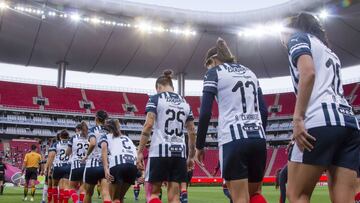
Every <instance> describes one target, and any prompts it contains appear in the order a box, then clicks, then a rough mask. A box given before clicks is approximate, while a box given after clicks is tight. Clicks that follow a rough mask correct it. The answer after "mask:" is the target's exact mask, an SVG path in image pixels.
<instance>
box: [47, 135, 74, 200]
mask: <svg viewBox="0 0 360 203" xmlns="http://www.w3.org/2000/svg"><path fill="white" fill-rule="evenodd" d="M59 138H60V140H59V141H56V142H55V143H53V144H52V146H51V147H50V148H49V155H48V163H46V166H47V172H48V176H50V175H51V174H50V171H51V170H50V167H51V166H53V173H52V193H53V198H54V202H55V203H57V202H61V203H62V202H64V203H67V202H68V200H69V198H70V196H69V193H68V189H69V185H68V184H69V174H70V164H69V156H67V155H66V149H67V147H68V141H69V133H68V131H67V130H62V131H61V132H60V133H59ZM58 187H59V188H58Z"/></svg>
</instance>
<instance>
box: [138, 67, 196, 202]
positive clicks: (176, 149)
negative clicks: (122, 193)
mask: <svg viewBox="0 0 360 203" xmlns="http://www.w3.org/2000/svg"><path fill="white" fill-rule="evenodd" d="M171 74H172V71H169V70H167V71H164V73H163V75H161V76H160V77H158V78H157V80H156V83H155V87H156V91H157V93H158V94H156V95H154V96H151V97H150V99H149V101H148V103H147V105H146V112H147V114H146V121H145V124H144V128H143V131H142V133H141V138H140V144H139V146H138V160H137V165H138V168H139V170H143V169H144V155H143V150H144V148H145V145H146V143H147V142H148V141H149V138H150V134H151V131H152V129H153V127H154V132H153V135H152V137H151V144H150V151H149V160H148V163H147V166H146V172H145V179H146V181H147V182H149V183H150V184H151V185H152V191H151V197H150V200H149V202H150V203H159V202H161V200H160V199H159V193H160V190H161V184H162V182H165V181H167V182H168V187H167V190H168V202H169V203H178V202H179V198H180V197H179V196H180V183H181V182H185V181H186V172H187V168H192V167H193V164H194V162H193V157H194V155H195V151H194V149H195V126H194V121H193V120H194V118H193V115H192V112H191V109H190V106H189V104H188V103H187V102H186V101H185V99H184V98H183V97H182V96H180V95H179V94H176V93H175V92H174V86H173V83H172V79H171ZM184 127H185V128H186V129H187V132H188V135H189V144H188V145H189V156H188V159H186V152H185V151H186V149H185V135H184Z"/></svg>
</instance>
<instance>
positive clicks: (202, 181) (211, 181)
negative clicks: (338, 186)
mask: <svg viewBox="0 0 360 203" xmlns="http://www.w3.org/2000/svg"><path fill="white" fill-rule="evenodd" d="M319 182H320V183H323V182H327V176H325V175H323V176H321V177H320V179H319ZM222 183H223V179H222V178H196V177H195V178H192V179H191V184H199V185H220V184H222ZM263 183H264V184H267V185H272V184H275V176H268V177H264V179H263Z"/></svg>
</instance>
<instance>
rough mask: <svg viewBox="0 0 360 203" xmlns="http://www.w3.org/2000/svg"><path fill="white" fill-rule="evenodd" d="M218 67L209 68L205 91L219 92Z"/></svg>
mask: <svg viewBox="0 0 360 203" xmlns="http://www.w3.org/2000/svg"><path fill="white" fill-rule="evenodd" d="M216 70H217V68H212V69H210V70H208V71H207V72H206V74H205V76H204V88H203V92H210V93H213V94H217V85H218V75H217V71H216Z"/></svg>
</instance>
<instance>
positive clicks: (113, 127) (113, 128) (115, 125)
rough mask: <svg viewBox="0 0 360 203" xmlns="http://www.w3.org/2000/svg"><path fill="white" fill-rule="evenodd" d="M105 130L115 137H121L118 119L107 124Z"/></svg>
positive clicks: (108, 121)
mask: <svg viewBox="0 0 360 203" xmlns="http://www.w3.org/2000/svg"><path fill="white" fill-rule="evenodd" d="M105 129H106V130H107V131H109V132H110V133H112V134H113V136H114V137H119V136H120V135H121V132H120V122H119V120H118V119H110V120H107V121H106V123H105Z"/></svg>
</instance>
